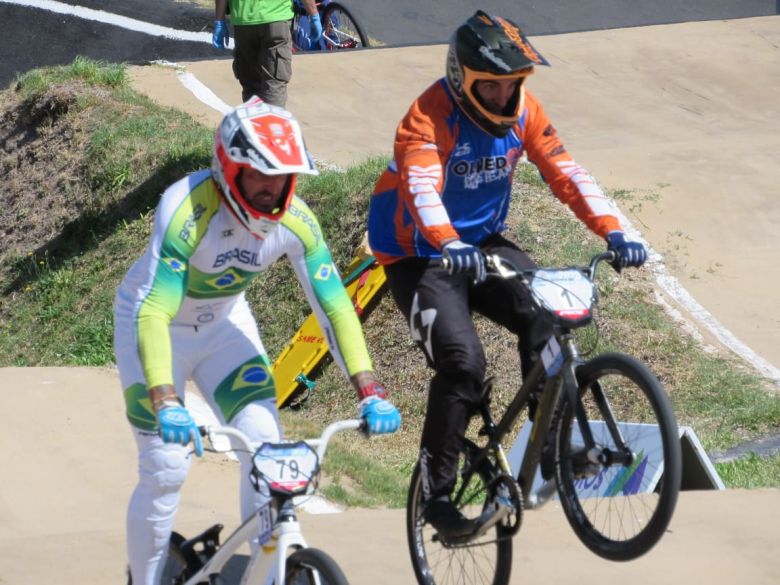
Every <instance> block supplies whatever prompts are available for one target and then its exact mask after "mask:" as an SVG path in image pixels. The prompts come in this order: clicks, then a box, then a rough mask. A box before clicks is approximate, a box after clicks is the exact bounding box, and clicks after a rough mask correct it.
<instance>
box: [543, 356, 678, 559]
mask: <svg viewBox="0 0 780 585" xmlns="http://www.w3.org/2000/svg"><path fill="white" fill-rule="evenodd" d="M577 380H578V384H579V404H578V407H579V406H580V405H581V406H582V408H583V410H584V413H585V415H586V416H587V420H588V421H589V428H590V430H591V432H592V434H593V438H594V440H595V443H596V447H597V449H598V450H599V455H601V456H602V460H601V461H600V462H599V463H596V462H595V461H594V457H593V456H594V455H596V453H591V457H590V458H589V457H588V456H587V454H586V453H584V449H583V445H584V443H583V441H582V438H581V434H580V429H579V427H578V424H577V418H576V416H575V413H574V411H573V409H572V407H571V405H570V404H568V403H567V402H565V401H564V402H562V405H563V408H562V410H561V415H560V418H559V419H558V425H559V426H558V433H557V445H556V447H557V448H556V453H557V455H556V465H555V468H556V479H557V483H558V493H559V495H560V498H561V505H562V507H563V509H564V511H565V513H566V518H567V519H568V521H569V524H571V527H572V528H573V529H574V532H575V533H576V534H577V536H578V537H579V539H580V540H581V541H582V542H583V543H584V544H585V546H587V547H588V548H589V549H590V550H591V551H593V552H594V553H596V554H597V555H599V556H601V557H604V558H606V559H610V560H614V561H627V560H631V559H635V558H637V557H639V556H641V555H643V554H644V553H646V552H647V551H648V550H650V549H651V548H652V547H653V546H654V545H655V544H656V543H657V542H658V540H659V539H660V538H661V536H663V533H664V532H665V530H666V528H667V526H668V525H669V521H670V520H671V517H672V513H673V512H674V508H675V504H676V503H677V496H678V494H679V490H680V480H681V476H682V453H681V449H680V438H679V434H678V430H677V422H676V420H675V417H674V413H673V411H672V407H671V404H670V402H669V399H668V398H667V396H666V393H665V392H664V390H663V388H662V387H661V385H660V383H659V382H658V380H657V379H656V377H655V376H654V375H653V374H652V373H651V372H650V370H649V369H647V367H645V366H644V365H643V364H641V363H640V362H638V361H637V360H635V359H633V358H631V357H629V356H627V355H624V354H619V353H611V354H604V355H601V356H598V357H596V358H594V359H592V360H590V361H588V362H587V363H585V364H584V365H582V366H580V367H579V368H578V369H577ZM601 397H603V398H601ZM599 402H600V405H599ZM611 421H614V422H616V423H617V425H616V427H617V431H618V432H619V435H621V436H622V439H623V441H624V444H625V447H626V448H625V449H623V448H621V447H620V446H619V445H618V444H617V443H616V442H615V440H614V438H615V432H611V431H610V429H609V428H608V425H609V423H610V422H611ZM604 454H607V456H606V459H605V458H604V457H603V455H604ZM616 457H617V458H618V460H615V458H616ZM620 457H622V458H623V460H622V461H621V460H619V458H620ZM610 458H611V459H612V462H611V463H610Z"/></svg>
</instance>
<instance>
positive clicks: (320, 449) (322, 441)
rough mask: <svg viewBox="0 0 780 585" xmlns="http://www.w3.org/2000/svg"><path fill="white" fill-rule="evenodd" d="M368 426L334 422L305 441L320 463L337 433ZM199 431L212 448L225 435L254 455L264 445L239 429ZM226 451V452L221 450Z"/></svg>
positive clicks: (203, 428) (204, 428)
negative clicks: (315, 436)
mask: <svg viewBox="0 0 780 585" xmlns="http://www.w3.org/2000/svg"><path fill="white" fill-rule="evenodd" d="M365 426H366V423H365V421H364V420H362V419H349V420H339V421H336V422H333V423H331V424H329V425H328V426H327V427H325V430H324V431H322V435H320V436H319V437H317V438H313V439H304V441H306V443H308V444H309V445H311V446H312V447H314V448H316V450H317V457H319V459H320V461H322V459H323V457H325V451H326V450H327V448H328V442H329V441H330V439H331V437H333V435H335V434H336V433H338V432H340V431H347V430H360V431H362V430H364V429H365ZM198 431H199V432H200V434H201V436H203V437H207V438H208V439H209V442H210V443H211V445H212V447H213V446H214V438H213V437H214V435H223V436H228V437H234V438H235V439H237V440H238V442H239V443H241V444H242V446H243V447H244V449H246V450H247V451H248V452H250V453H254V452H255V451H256V450H257V449H258V448H259V447H260V445H261V444H262V443H256V442H254V441H252V440H251V439H250V438H249V437H247V436H246V434H244V433H242V432H241V431H239V430H238V429H235V428H233V427H225V426H218V425H217V426H208V425H203V426H199V427H198ZM226 450H227V451H232V450H233V448H232V447H231V449H226ZM220 451H225V450H220Z"/></svg>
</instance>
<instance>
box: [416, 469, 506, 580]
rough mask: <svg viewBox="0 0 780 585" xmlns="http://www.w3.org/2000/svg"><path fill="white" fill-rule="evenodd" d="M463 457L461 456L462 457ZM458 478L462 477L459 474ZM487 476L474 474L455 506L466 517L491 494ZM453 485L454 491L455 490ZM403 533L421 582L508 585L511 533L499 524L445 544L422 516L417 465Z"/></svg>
mask: <svg viewBox="0 0 780 585" xmlns="http://www.w3.org/2000/svg"><path fill="white" fill-rule="evenodd" d="M463 457H464V456H461V458H462V459H463ZM458 477H461V475H460V473H459V474H458ZM490 485H491V481H490V478H489V477H487V475H486V474H485V473H480V474H475V475H474V477H472V479H471V480H470V482H469V485H468V486H467V488H466V491H465V492H464V497H463V498H461V504H459V505H458V507H459V508H460V511H461V512H462V513H463V514H464V515H465V516H466V517H467V518H476V517H478V516H479V515H480V514H481V512H482V509H483V507H482V506H483V504H484V503H485V501H486V500H487V498H489V497H490V494H489V492H488V490H489V486H490ZM457 489H458V488H457V486H456V490H457ZM406 536H407V540H408V543H409V554H410V556H411V559H412V567H413V568H414V574H415V575H416V577H417V582H418V583H420V585H448V584H458V585H472V584H480V585H507V584H508V583H509V575H510V572H511V570H512V533H510V532H508V531H507V530H506V529H505V528H504V527H503V526H502V525H500V524H496V526H495V527H494V528H492V529H491V530H490V531H488V532H487V533H485V534H484V535H483V536H481V537H480V538H478V539H476V540H473V541H470V542H468V543H465V544H447V543H445V542H444V541H443V540H442V539H441V538H439V535H438V534H437V533H436V530H434V528H433V527H432V526H431V525H429V524H426V523H425V518H424V517H423V486H422V472H421V470H420V464H419V462H418V463H417V465H416V467H415V468H414V472H413V473H412V480H411V484H410V486H409V496H408V499H407V503H406Z"/></svg>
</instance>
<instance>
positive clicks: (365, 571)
mask: <svg viewBox="0 0 780 585" xmlns="http://www.w3.org/2000/svg"><path fill="white" fill-rule="evenodd" d="M0 382H1V383H2V387H3V388H5V391H4V392H2V393H0V412H2V413H3V420H4V424H3V425H2V426H0V445H1V446H2V448H3V456H4V461H3V467H4V469H5V470H13V473H8V471H6V473H4V474H3V477H2V482H0V550H1V551H2V554H0V583H8V584H10V585H41V584H42V583H58V584H60V585H105V584H107V583H123V582H124V580H123V579H124V576H123V571H124V565H125V561H126V555H125V552H124V514H125V506H126V503H127V500H128V498H129V496H130V491H131V490H132V488H133V485H134V482H135V453H134V451H135V447H134V444H133V441H132V439H131V436H130V431H129V427H128V425H127V422H126V420H125V419H124V414H123V408H122V398H121V392H120V388H119V381H118V377H117V376H116V374H115V373H114V372H113V371H112V370H109V369H96V368H95V369H93V368H3V369H0ZM237 490H238V466H237V464H236V463H233V462H231V461H227V460H225V459H221V458H220V456H217V455H210V456H208V457H207V458H204V459H202V460H198V461H196V462H195V465H193V468H192V470H191V475H190V477H189V478H188V481H187V483H186V484H185V488H184V495H183V503H182V507H181V509H180V511H179V516H178V521H177V523H176V528H177V530H179V531H181V532H183V533H184V534H186V535H189V536H192V535H194V534H195V533H196V532H200V531H201V530H203V529H205V528H206V527H208V526H210V525H211V524H213V523H216V522H222V523H224V524H225V532H226V533H229V532H230V531H231V530H232V529H233V528H235V527H236V525H237V521H238V512H237V508H238V504H237ZM301 522H302V524H303V527H304V533H305V535H306V538H307V540H308V541H309V544H310V545H311V546H316V547H319V548H323V549H325V550H327V552H328V553H330V554H331V555H332V556H333V557H334V558H335V559H336V560H337V561H338V562H339V564H340V565H341V566H342V568H343V569H344V571H345V573H346V575H347V577H348V578H349V580H350V583H353V584H355V585H399V584H411V583H414V578H413V575H412V569H411V565H410V563H409V560H408V556H407V549H406V540H405V535H404V511H403V510H351V511H348V512H346V513H342V514H337V515H319V516H314V515H309V514H303V515H302V517H301ZM779 542H780V491H779V490H756V491H727V492H712V491H708V492H702V491H697V492H684V493H683V494H682V495H681V500H680V503H679V505H678V508H677V512H676V514H675V516H674V518H673V520H672V523H671V526H670V530H669V532H668V533H667V534H666V535H665V536H664V538H663V539H662V541H661V542H660V544H659V545H658V546H657V547H656V548H655V549H653V550H652V551H651V552H650V553H648V554H647V555H645V556H644V557H642V558H640V559H639V560H637V561H634V562H630V563H619V564H617V563H611V562H608V561H604V560H601V559H599V558H597V557H595V556H593V555H592V554H591V553H590V552H588V551H587V550H586V549H585V548H584V547H583V546H582V545H581V544H580V543H579V541H577V540H576V537H575V536H574V534H573V532H572V531H571V529H570V528H569V527H568V524H567V523H566V520H565V518H564V515H563V511H562V510H561V509H560V508H559V507H558V506H557V504H555V503H551V504H548V505H547V506H546V507H544V508H542V509H541V510H537V511H534V512H528V513H526V520H525V523H524V526H523V529H522V531H521V533H520V534H519V535H518V537H517V539H516V541H515V548H514V550H515V556H514V565H513V575H514V578H513V580H512V582H513V583H539V582H543V581H544V582H553V583H572V582H576V583H580V584H582V585H601V584H602V583H625V582H630V583H634V584H636V585H642V584H647V585H658V584H659V583H664V584H672V585H676V584H693V583H706V584H707V585H736V584H742V583H747V584H750V585H777V583H780V564H779V563H778V561H777V559H778V555H779V554H780V545H779V544H778V543H779ZM238 561H239V566H240V561H241V559H238ZM550 580H552V581H550Z"/></svg>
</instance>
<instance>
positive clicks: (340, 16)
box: [322, 2, 369, 51]
mask: <svg viewBox="0 0 780 585" xmlns="http://www.w3.org/2000/svg"><path fill="white" fill-rule="evenodd" d="M322 38H323V43H324V45H325V50H326V51H338V50H341V49H355V48H357V47H368V46H369V45H368V35H366V33H365V31H364V30H363V27H362V26H360V24H359V23H358V21H357V20H355V17H354V16H352V13H351V12H350V11H349V10H347V9H346V8H345V7H344V6H343V5H342V4H339V3H338V2H331V3H330V4H328V5H327V6H325V10H323V11H322Z"/></svg>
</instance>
